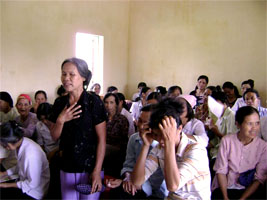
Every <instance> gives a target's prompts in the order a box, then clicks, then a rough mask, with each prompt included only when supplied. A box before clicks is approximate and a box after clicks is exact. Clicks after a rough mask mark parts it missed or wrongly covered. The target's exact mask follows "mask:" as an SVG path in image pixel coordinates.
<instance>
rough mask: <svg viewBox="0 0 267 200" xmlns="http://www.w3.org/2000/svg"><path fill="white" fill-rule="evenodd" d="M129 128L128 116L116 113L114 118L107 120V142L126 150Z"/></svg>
mask: <svg viewBox="0 0 267 200" xmlns="http://www.w3.org/2000/svg"><path fill="white" fill-rule="evenodd" d="M128 129H129V122H128V120H127V118H126V117H125V116H123V115H121V114H120V113H117V114H116V115H114V116H113V118H112V120H111V121H108V122H107V144H110V145H112V146H115V147H118V148H120V149H121V150H125V151H126V147H127V142H128Z"/></svg>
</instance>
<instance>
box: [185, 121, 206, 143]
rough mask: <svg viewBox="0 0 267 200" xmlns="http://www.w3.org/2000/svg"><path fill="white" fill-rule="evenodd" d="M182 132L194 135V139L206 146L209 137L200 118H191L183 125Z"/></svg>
mask: <svg viewBox="0 0 267 200" xmlns="http://www.w3.org/2000/svg"><path fill="white" fill-rule="evenodd" d="M183 132H184V133H185V134H188V135H192V136H194V138H195V139H196V141H197V142H198V143H200V144H202V145H204V147H206V146H208V143H209V138H208V136H207V134H206V131H205V127H204V124H203V122H201V121H200V120H198V119H195V118H193V119H191V120H190V121H189V122H187V123H186V124H185V126H184V127H183Z"/></svg>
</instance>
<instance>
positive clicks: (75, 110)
mask: <svg viewBox="0 0 267 200" xmlns="http://www.w3.org/2000/svg"><path fill="white" fill-rule="evenodd" d="M76 105H77V103H74V104H72V105H71V106H70V107H69V108H67V106H66V107H65V108H64V109H63V110H62V112H61V113H60V115H59V116H58V118H57V121H58V122H60V123H62V124H64V123H65V122H68V121H71V120H73V119H77V118H79V117H80V115H79V114H80V113H81V112H82V110H81V105H79V106H76Z"/></svg>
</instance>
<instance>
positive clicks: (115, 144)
mask: <svg viewBox="0 0 267 200" xmlns="http://www.w3.org/2000/svg"><path fill="white" fill-rule="evenodd" d="M104 104H105V107H106V110H107V113H108V122H107V149H106V155H105V162H104V169H105V173H107V174H108V175H111V176H119V175H120V170H121V168H122V164H123V162H124V159H125V155H126V148H127V142H128V129H129V122H128V120H127V118H126V117H125V116H124V115H122V114H120V113H119V110H118V106H119V97H118V96H117V94H114V93H107V94H106V95H105V97H104Z"/></svg>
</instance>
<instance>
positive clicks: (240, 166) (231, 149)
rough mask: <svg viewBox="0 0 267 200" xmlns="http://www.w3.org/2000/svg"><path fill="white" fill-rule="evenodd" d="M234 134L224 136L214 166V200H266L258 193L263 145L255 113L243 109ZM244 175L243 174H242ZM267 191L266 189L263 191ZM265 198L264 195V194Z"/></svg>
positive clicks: (262, 178) (263, 162) (263, 163)
mask: <svg viewBox="0 0 267 200" xmlns="http://www.w3.org/2000/svg"><path fill="white" fill-rule="evenodd" d="M235 119H236V123H237V126H238V128H239V129H240V130H239V131H238V132H237V133H233V134H229V135H227V136H225V137H223V139H222V141H221V145H220V148H219V152H218V156H217V159H216V162H215V165H214V170H215V171H216V176H215V178H214V180H213V183H212V191H213V194H212V197H213V198H215V199H217V198H218V199H222V198H223V199H247V198H248V197H249V198H250V199H265V198H263V197H262V196H258V195H260V194H261V193H260V192H261V191H258V192H257V189H258V188H259V186H260V184H263V183H264V181H266V169H267V168H266V162H267V160H266V153H267V152H266V148H267V146H266V142H264V141H263V140H262V139H260V138H259V137H257V136H258V133H259V130H260V118H259V113H258V111H257V110H256V109H255V108H253V107H251V106H245V107H242V108H240V109H239V110H238V111H237V113H236V117H235ZM245 172H246V173H245ZM265 191H266V190H265ZM265 195H266V194H265Z"/></svg>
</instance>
